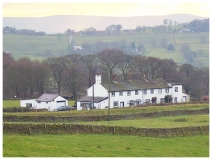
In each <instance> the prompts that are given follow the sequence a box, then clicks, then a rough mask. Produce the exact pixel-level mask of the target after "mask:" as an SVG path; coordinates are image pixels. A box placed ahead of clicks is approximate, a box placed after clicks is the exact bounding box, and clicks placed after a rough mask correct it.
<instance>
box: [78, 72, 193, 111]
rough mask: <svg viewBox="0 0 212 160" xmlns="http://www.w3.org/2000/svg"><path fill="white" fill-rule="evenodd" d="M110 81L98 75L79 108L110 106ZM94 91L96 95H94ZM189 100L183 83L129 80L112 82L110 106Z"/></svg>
mask: <svg viewBox="0 0 212 160" xmlns="http://www.w3.org/2000/svg"><path fill="white" fill-rule="evenodd" d="M108 90H109V83H101V75H96V83H95V84H94V85H93V86H91V87H90V88H88V89H87V95H86V96H85V97H82V98H81V99H79V100H78V101H77V110H82V109H90V107H92V104H94V108H96V109H104V108H107V107H108V95H109V94H108ZM93 93H94V95H93ZM165 97H167V98H168V100H169V102H170V103H181V102H189V101H190V97H189V95H187V94H185V93H183V89H182V84H181V83H167V82H165V81H164V80H163V79H162V78H159V79H155V80H147V79H145V78H144V79H142V80H134V81H133V80H129V81H124V82H115V81H113V82H111V83H110V108H114V107H129V106H136V105H139V104H143V103H164V102H165Z"/></svg>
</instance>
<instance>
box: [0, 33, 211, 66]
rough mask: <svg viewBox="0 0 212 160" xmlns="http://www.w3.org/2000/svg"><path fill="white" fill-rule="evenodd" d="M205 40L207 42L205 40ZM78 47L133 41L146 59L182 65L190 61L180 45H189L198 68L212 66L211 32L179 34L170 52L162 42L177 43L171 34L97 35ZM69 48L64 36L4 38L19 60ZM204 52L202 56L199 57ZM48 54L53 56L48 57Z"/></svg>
mask: <svg viewBox="0 0 212 160" xmlns="http://www.w3.org/2000/svg"><path fill="white" fill-rule="evenodd" d="M202 37H205V42H204V43H203V42H202V40H201V38H202ZM72 38H73V40H74V42H75V45H82V44H83V43H89V44H94V43H96V42H97V41H103V42H113V41H119V42H120V41H122V40H124V41H126V45H127V46H131V45H132V42H134V43H135V46H136V47H138V45H139V44H143V45H144V48H145V50H146V51H145V54H144V56H152V57H157V58H161V59H163V58H166V59H173V60H174V61H175V62H176V63H177V64H178V65H181V64H183V63H185V62H186V60H185V58H184V56H183V55H182V53H180V46H181V44H183V43H187V44H188V45H189V46H190V48H191V50H192V52H195V53H197V57H196V58H194V62H193V64H194V66H196V67H208V66H209V59H208V58H209V33H175V41H176V44H175V50H174V51H168V50H167V49H166V48H162V47H161V43H162V42H161V41H162V39H165V40H166V42H167V45H168V44H170V43H172V44H173V35H172V34H169V33H163V34H162V33H155V34H153V33H148V34H144V33H143V34H131V35H97V36H73V37H72ZM152 40H155V41H156V46H155V47H153V45H152V43H151V41H152ZM68 46H69V36H68V35H62V36H61V39H59V38H58V36H57V35H45V36H25V35H16V34H4V35H3V50H4V51H9V52H11V54H12V56H13V57H14V58H15V59H18V58H21V57H29V58H30V59H33V60H34V59H38V60H43V59H44V58H46V57H48V56H49V55H51V56H62V55H66V54H67V48H68ZM200 50H201V54H199V52H200ZM48 53H51V54H49V55H48Z"/></svg>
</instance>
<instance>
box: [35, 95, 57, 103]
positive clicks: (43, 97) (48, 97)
mask: <svg viewBox="0 0 212 160" xmlns="http://www.w3.org/2000/svg"><path fill="white" fill-rule="evenodd" d="M58 96H59V94H55V93H44V94H43V95H41V96H40V97H39V98H38V99H36V101H40V102H51V101H53V100H54V99H55V98H57V97H58Z"/></svg>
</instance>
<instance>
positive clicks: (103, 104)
mask: <svg viewBox="0 0 212 160" xmlns="http://www.w3.org/2000/svg"><path fill="white" fill-rule="evenodd" d="M81 103H83V102H77V110H82V106H81ZM94 106H95V107H96V109H105V108H106V107H107V106H108V99H105V100H103V101H101V102H99V103H94Z"/></svg>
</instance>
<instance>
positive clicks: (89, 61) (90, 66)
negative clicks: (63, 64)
mask: <svg viewBox="0 0 212 160" xmlns="http://www.w3.org/2000/svg"><path fill="white" fill-rule="evenodd" d="M82 60H83V62H84V65H85V70H87V73H88V87H90V86H91V85H93V84H92V80H93V75H92V73H93V71H94V69H96V66H97V62H98V58H97V56H96V55H95V54H90V55H85V56H83V57H82Z"/></svg>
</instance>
